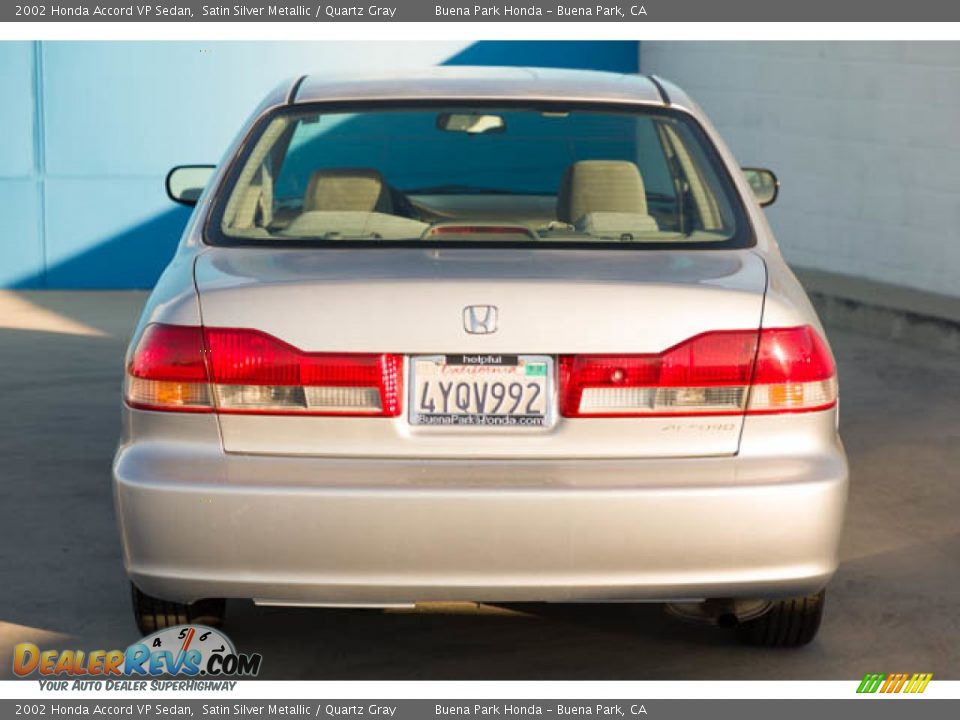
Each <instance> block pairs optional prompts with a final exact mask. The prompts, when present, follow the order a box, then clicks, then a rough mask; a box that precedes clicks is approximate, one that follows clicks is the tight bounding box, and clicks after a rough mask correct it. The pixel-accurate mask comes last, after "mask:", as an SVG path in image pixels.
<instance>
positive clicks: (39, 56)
mask: <svg viewBox="0 0 960 720" xmlns="http://www.w3.org/2000/svg"><path fill="white" fill-rule="evenodd" d="M45 123H46V119H45V117H44V106H43V41H42V40H35V41H34V43H33V168H34V174H35V175H36V178H37V205H38V213H37V215H38V217H37V230H38V234H39V236H40V253H41V268H42V278H43V280H42V281H41V283H40V286H41V287H43V288H47V287H49V286H50V279H49V275H48V271H49V267H48V258H47V154H46V151H47V148H46V133H45V129H46V128H45Z"/></svg>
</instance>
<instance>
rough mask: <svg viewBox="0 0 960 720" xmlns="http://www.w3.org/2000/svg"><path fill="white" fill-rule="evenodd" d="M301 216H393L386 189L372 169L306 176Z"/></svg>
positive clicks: (337, 169)
mask: <svg viewBox="0 0 960 720" xmlns="http://www.w3.org/2000/svg"><path fill="white" fill-rule="evenodd" d="M303 211H304V212H315V211H320V212H329V211H339V212H343V211H351V212H378V213H385V214H387V215H389V214H391V213H392V212H393V201H392V200H391V197H390V188H389V187H387V185H386V183H385V182H384V181H383V175H381V174H380V172H379V171H377V170H374V169H372V168H331V169H327V170H317V171H316V172H315V173H313V175H311V176H310V182H309V183H308V184H307V192H306V194H305V195H304V198H303Z"/></svg>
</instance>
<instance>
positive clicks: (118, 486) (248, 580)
mask: <svg viewBox="0 0 960 720" xmlns="http://www.w3.org/2000/svg"><path fill="white" fill-rule="evenodd" d="M114 490H115V501H116V506H117V512H118V518H119V522H120V528H121V535H122V541H123V548H124V557H125V563H126V567H127V571H128V573H129V575H130V578H131V579H132V581H133V582H134V583H135V584H136V585H137V586H139V587H140V588H141V589H142V590H144V591H145V592H147V593H149V594H152V595H155V596H158V597H161V598H165V599H170V600H179V601H192V600H195V599H198V598H201V597H239V598H253V599H255V600H257V601H260V602H264V603H274V604H291V605H312V604H358V605H362V604H372V605H381V604H382V605H389V604H399V603H403V604H406V603H413V602H424V601H456V600H473V601H490V602H494V601H553V602H581V601H582V602H586V601H645V600H650V601H658V600H682V599H690V600H692V599H699V598H707V597H758V598H774V597H783V596H791V595H799V594H805V593H809V592H813V591H816V590H819V589H820V588H822V587H823V586H824V585H825V584H826V583H827V581H828V580H829V578H830V577H831V575H832V574H833V573H834V571H835V569H836V567H837V562H838V546H839V540H840V533H841V528H842V523H843V515H844V508H845V503H846V495H847V467H846V462H845V459H844V455H843V450H842V448H841V447H840V445H839V441H837V442H836V443H835V444H834V445H833V446H832V447H829V448H825V449H824V448H821V449H820V451H819V452H817V453H815V454H805V455H802V456H798V457H780V458H770V457H758V458H752V459H751V458H747V457H726V458H703V459H671V460H668V461H654V460H635V461H596V460H589V461H577V460H567V461H552V462H548V461H519V460H518V461H439V460H436V461H421V462H417V461H409V460H389V459H384V460H376V461H373V460H365V459H350V458H339V459H332V458H328V459H321V458H299V459H291V458H271V457H262V456H261V457H256V456H233V455H229V454H223V453H222V451H220V450H219V448H217V451H216V452H214V451H212V450H209V449H206V448H204V447H203V446H201V445H199V444H184V443H175V442H171V443H165V442H162V441H160V442H149V443H134V444H129V445H126V446H124V447H122V448H121V450H120V451H119V452H118V455H117V459H116V462H115V465H114Z"/></svg>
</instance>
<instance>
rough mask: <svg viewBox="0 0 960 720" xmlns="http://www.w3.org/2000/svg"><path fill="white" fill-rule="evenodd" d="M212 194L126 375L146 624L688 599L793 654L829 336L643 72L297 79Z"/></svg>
mask: <svg viewBox="0 0 960 720" xmlns="http://www.w3.org/2000/svg"><path fill="white" fill-rule="evenodd" d="M167 189H168V192H169V193H170V195H171V197H173V198H174V199H176V200H179V201H181V202H185V203H187V204H196V209H195V210H194V213H193V216H192V219H191V220H190V223H189V225H188V227H187V228H186V231H185V233H184V236H183V239H182V241H181V243H180V246H179V249H178V251H177V253H176V256H175V257H174V259H173V261H172V262H171V263H170V266H169V267H168V268H167V270H166V271H165V272H164V274H163V276H162V277H161V279H160V281H159V283H158V285H157V287H156V289H155V290H154V291H153V294H152V296H151V297H150V300H149V301H148V303H147V306H146V309H145V310H144V313H143V317H142V319H141V320H140V323H139V326H138V327H137V329H136V332H135V334H134V337H133V341H132V343H131V346H130V350H129V353H128V356H127V361H126V383H125V408H124V417H125V423H124V426H125V429H124V436H123V439H122V442H121V445H120V448H119V450H118V452H117V456H116V461H115V464H114V489H115V501H116V507H117V512H118V516H119V523H120V529H121V534H122V542H123V549H124V560H125V564H126V569H127V572H128V574H129V576H130V579H131V581H132V584H133V596H134V608H135V613H136V618H137V621H138V623H139V625H140V628H141V629H142V630H143V632H145V633H146V632H152V631H154V630H157V629H159V628H163V627H167V626H170V625H174V624H179V623H185V622H191V621H198V622H199V621H202V622H206V623H207V624H217V623H219V622H220V621H221V620H222V616H223V612H224V607H225V602H224V599H226V598H248V599H253V600H254V601H255V602H257V603H261V604H268V605H297V606H325V605H326V606H338V607H342V606H358V607H366V606H392V605H410V604H414V603H418V602H427V601H457V600H470V601H488V602H497V601H500V602H511V601H513V602H522V601H546V602H649V601H655V602H656V601H659V602H666V603H669V607H670V608H671V610H672V611H673V612H674V613H675V614H678V615H680V616H682V617H685V618H688V619H691V620H695V621H699V622H711V623H716V624H720V625H727V624H729V625H735V626H737V627H739V629H740V630H741V632H742V634H743V635H744V636H745V637H746V638H747V639H748V640H750V641H752V642H755V643H760V644H768V645H801V644H804V643H807V642H809V641H810V640H811V639H812V638H813V636H814V634H815V633H816V631H817V629H818V626H819V624H820V618H821V614H822V608H823V602H824V590H823V589H824V586H825V585H826V584H827V582H828V580H829V579H830V577H831V575H832V574H833V573H834V571H835V570H836V567H837V562H838V544H839V538H840V533H841V528H842V524H843V515H844V508H845V503H846V495H847V466H846V460H845V457H844V452H843V448H842V445H841V443H840V440H839V437H838V434H837V382H836V371H835V366H834V361H833V359H832V356H831V352H830V349H829V347H828V345H827V342H826V340H825V339H824V334H823V329H822V327H821V326H820V324H819V322H818V320H817V317H816V315H815V313H814V311H813V309H812V308H811V305H810V303H809V301H808V300H807V297H806V296H805V294H804V292H803V290H802V289H801V287H800V285H799V284H798V282H797V280H796V279H795V278H794V276H793V274H792V273H791V271H790V270H789V269H788V268H787V266H786V265H785V264H784V261H783V259H782V258H781V256H780V253H779V251H778V249H777V246H776V243H775V241H774V238H773V236H772V234H771V231H770V228H769V227H768V225H767V222H766V220H765V218H764V213H763V210H762V209H761V205H762V204H768V203H769V202H772V201H773V200H774V198H775V196H776V192H777V182H776V178H775V177H774V176H773V175H772V173H770V172H769V171H766V170H746V171H744V170H741V168H739V167H737V165H736V164H735V161H734V159H733V157H732V155H731V154H730V152H729V151H728V150H727V148H726V147H725V146H724V144H723V142H722V141H721V140H720V138H719V137H718V136H717V133H716V131H715V130H714V129H713V128H712V127H711V125H710V123H709V122H708V120H707V119H706V118H705V117H704V115H703V114H702V112H701V111H700V110H699V109H698V108H697V106H696V105H695V104H694V103H693V102H692V101H691V100H690V99H689V98H688V97H687V95H686V94H684V93H683V91H681V90H680V89H678V88H676V87H675V86H673V85H671V84H669V83H667V82H665V81H661V80H658V79H657V78H653V77H643V76H628V75H613V74H605V73H589V72H564V71H547V70H524V69H491V68H487V69H467V68H462V69H446V70H436V71H429V72H426V73H424V74H422V75H418V76H410V75H407V76H404V77H403V78H399V79H352V80H349V79H344V80H340V81H336V82H334V81H331V80H327V79H324V78H322V77H305V78H300V79H298V80H296V81H292V82H290V83H288V84H286V85H284V86H282V87H281V88H278V89H277V90H276V91H274V92H273V93H272V94H271V95H269V96H268V97H267V99H266V100H265V101H264V102H263V104H262V105H261V106H260V107H259V108H258V109H257V110H256V112H255V113H254V114H253V116H252V118H251V119H250V120H249V122H248V123H247V125H246V126H245V127H244V129H243V130H242V131H241V133H240V135H239V138H238V140H237V141H236V143H235V145H234V146H233V147H232V148H231V149H230V150H229V151H228V153H227V155H226V158H225V160H224V161H223V162H222V163H221V164H220V165H219V166H218V167H217V168H216V169H215V170H214V169H212V168H206V167H202V166H190V167H179V168H175V169H174V170H173V171H171V173H170V175H169V176H168V178H167Z"/></svg>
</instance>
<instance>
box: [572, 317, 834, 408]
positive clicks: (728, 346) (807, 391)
mask: <svg viewBox="0 0 960 720" xmlns="http://www.w3.org/2000/svg"><path fill="white" fill-rule="evenodd" d="M758 343H759V347H758ZM755 359H756V368H755V367H754V360H755ZM751 381H752V385H751ZM835 401H836V380H835V371H834V367H833V360H832V358H831V357H830V353H829V351H828V350H827V347H826V345H825V344H824V343H823V341H822V340H821V339H820V337H819V336H818V335H817V333H816V332H815V331H814V330H813V328H810V327H800V328H786V329H769V330H762V331H760V332H758V331H756V330H743V331H740V330H735V331H720V332H711V333H705V334H703V335H698V336H696V337H693V338H690V339H689V340H685V341H684V342H682V343H679V344H678V345H675V346H673V347H672V348H669V349H668V350H665V351H663V352H662V353H656V354H649V355H565V356H561V357H560V412H561V413H562V414H563V415H564V416H566V417H638V416H658V415H739V414H742V413H744V412H751V413H752V412H757V413H761V412H791V411H798V410H815V409H822V408H825V407H829V406H830V405H832V404H833V403H834V402H835Z"/></svg>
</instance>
